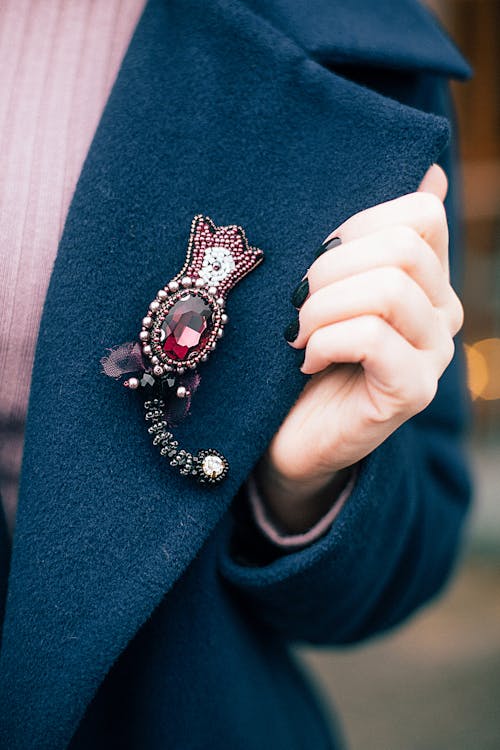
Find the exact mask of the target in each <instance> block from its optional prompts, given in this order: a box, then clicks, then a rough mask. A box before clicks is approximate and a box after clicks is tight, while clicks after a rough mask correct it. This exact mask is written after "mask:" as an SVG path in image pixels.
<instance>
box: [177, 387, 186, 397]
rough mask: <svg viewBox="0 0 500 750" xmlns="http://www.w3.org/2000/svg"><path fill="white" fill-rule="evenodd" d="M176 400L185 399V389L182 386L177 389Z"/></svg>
mask: <svg viewBox="0 0 500 750" xmlns="http://www.w3.org/2000/svg"><path fill="white" fill-rule="evenodd" d="M177 398H186V389H185V387H184V386H183V385H180V386H179V387H178V388H177Z"/></svg>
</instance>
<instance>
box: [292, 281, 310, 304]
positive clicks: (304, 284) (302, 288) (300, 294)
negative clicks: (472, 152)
mask: <svg viewBox="0 0 500 750" xmlns="http://www.w3.org/2000/svg"><path fill="white" fill-rule="evenodd" d="M308 294H309V280H308V278H307V276H306V278H305V279H302V281H300V282H299V283H298V284H297V286H296V287H295V289H294V290H293V292H292V296H291V298H290V299H291V301H292V305H293V306H294V307H297V308H299V307H302V305H303V304H304V302H305V301H306V299H307V295H308Z"/></svg>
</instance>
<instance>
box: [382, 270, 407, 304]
mask: <svg viewBox="0 0 500 750" xmlns="http://www.w3.org/2000/svg"><path fill="white" fill-rule="evenodd" d="M408 285H409V278H408V274H407V273H405V271H403V269H401V268H398V267H397V266H391V267H389V268H386V269H385V270H384V285H383V291H384V296H386V297H388V298H389V299H390V300H394V299H401V298H402V297H404V295H405V294H407V292H408Z"/></svg>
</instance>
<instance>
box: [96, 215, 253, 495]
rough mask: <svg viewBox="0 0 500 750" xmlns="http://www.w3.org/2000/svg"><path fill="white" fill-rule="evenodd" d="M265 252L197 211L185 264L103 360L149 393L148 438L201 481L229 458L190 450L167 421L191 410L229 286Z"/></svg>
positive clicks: (220, 471) (220, 328)
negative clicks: (132, 333) (132, 334)
mask: <svg viewBox="0 0 500 750" xmlns="http://www.w3.org/2000/svg"><path fill="white" fill-rule="evenodd" d="M263 258H264V253H263V252H262V250H260V249H259V248H257V247H251V246H250V245H249V244H248V241H247V238H246V235H245V232H244V230H243V229H242V228H241V227H240V226H237V225H230V226H224V227H217V226H216V225H215V224H214V223H213V221H212V220H211V219H210V218H209V217H208V216H202V215H198V216H195V217H194V219H193V221H192V223H191V231H190V234H189V241H188V248H187V253H186V259H185V261H184V265H183V266H182V268H181V270H180V271H179V273H178V274H177V275H176V276H174V277H173V278H172V279H171V280H170V281H169V282H168V283H167V284H166V285H165V286H164V287H162V288H161V289H160V290H159V291H158V292H157V294H156V297H155V298H154V300H153V301H152V302H150V304H149V307H148V309H147V312H146V315H145V316H144V318H143V319H142V327H141V330H140V332H139V336H138V340H137V341H135V342H127V343H125V344H121V345H120V346H117V347H114V348H113V349H110V350H109V352H108V354H107V355H106V356H105V357H103V358H102V359H101V365H102V369H103V372H104V373H105V374H106V375H109V376H110V377H113V378H115V379H120V378H122V377H125V378H126V379H125V380H123V385H124V386H125V387H126V388H128V389H130V390H140V391H142V392H143V393H145V394H147V399H146V400H145V402H144V408H145V419H146V421H147V422H148V423H150V424H149V425H148V432H149V434H150V435H151V436H152V440H153V444H154V445H156V446H157V447H158V448H159V450H160V453H161V455H162V456H165V457H166V458H167V459H168V460H169V463H170V465H171V466H176V467H178V470H179V472H180V473H181V474H183V475H185V476H191V477H194V478H195V479H197V480H198V481H200V482H207V483H210V484H214V483H216V482H220V481H222V480H223V479H224V478H225V477H226V475H227V473H228V470H229V463H228V461H227V459H226V458H225V456H224V455H223V454H222V453H221V452H220V451H218V450H215V449H202V450H198V452H197V453H196V454H193V453H190V452H189V451H187V450H185V449H183V448H180V447H179V443H178V441H177V440H175V438H174V436H173V433H172V428H173V427H175V425H176V424H178V423H179V422H180V421H181V420H182V419H184V418H185V417H186V415H187V414H188V413H189V411H190V405H191V399H192V397H193V394H194V392H195V391H196V389H197V388H198V386H199V384H200V375H199V373H198V365H199V364H200V363H202V362H206V361H207V359H208V358H209V356H210V353H211V352H212V351H213V350H214V349H215V348H216V346H217V342H218V340H219V339H220V338H221V337H222V335H223V333H224V327H225V326H226V324H227V322H228V316H227V314H226V300H227V296H228V294H229V291H230V290H231V289H232V288H233V287H234V286H235V285H236V284H237V283H238V282H239V281H241V279H242V278H243V277H244V276H246V275H247V274H248V273H250V271H252V270H253V269H254V268H256V267H257V266H258V265H259V263H261V261H262V260H263Z"/></svg>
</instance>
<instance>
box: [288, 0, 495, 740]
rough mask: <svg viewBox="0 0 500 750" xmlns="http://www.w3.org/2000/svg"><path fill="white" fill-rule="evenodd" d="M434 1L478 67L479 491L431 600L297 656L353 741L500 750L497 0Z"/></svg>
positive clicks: (470, 269) (469, 266)
mask: <svg viewBox="0 0 500 750" xmlns="http://www.w3.org/2000/svg"><path fill="white" fill-rule="evenodd" d="M428 4H429V5H430V6H431V8H432V10H433V11H434V12H435V13H436V14H437V16H438V17H439V18H440V20H441V21H442V23H443V24H444V26H445V27H446V29H447V30H448V31H449V33H450V34H451V36H452V37H453V39H454V40H455V42H456V43H457V44H458V46H459V47H460V49H461V50H462V52H463V53H464V54H465V56H466V57H467V59H468V60H469V62H470V63H471V64H472V66H473V68H474V78H473V79H472V80H471V81H470V82H468V83H466V84H463V83H457V84H453V93H454V96H455V102H456V107H457V112H458V121H459V131H460V143H461V152H462V170H463V190H464V232H465V244H466V248H467V254H466V269H465V284H464V289H463V294H462V301H463V303H464V307H465V313H466V317H465V326H464V341H465V343H466V354H467V359H468V369H469V389H470V392H471V395H472V398H473V404H474V426H473V431H472V434H471V435H470V455H471V462H472V468H473V471H474V475H475V484H476V497H475V503H474V508H473V513H472V517H471V519H470V523H469V528H468V536H467V543H466V546H465V549H464V551H463V555H462V562H461V564H460V567H459V569H458V570H457V573H456V575H455V577H454V579H453V581H452V582H451V584H450V586H449V587H448V589H447V591H446V592H445V594H444V595H443V596H442V597H441V598H440V599H439V600H438V601H437V602H436V603H434V604H433V605H432V606H431V607H430V608H428V609H425V610H423V611H422V613H420V614H419V615H417V616H416V617H414V618H413V619H412V620H411V621H410V623H409V624H408V625H406V626H405V627H404V628H402V629H401V630H399V631H397V633H396V634H393V635H391V636H388V637H385V638H380V639H377V640H374V641H372V642H371V643H369V644H367V645H363V646H361V647H357V648H350V649H345V650H338V649H337V650H326V649H325V650H322V649H320V650H317V649H303V650H301V651H300V653H299V656H300V658H301V659H303V660H304V661H305V662H306V663H307V665H308V666H310V667H311V668H312V672H313V675H314V677H315V678H316V682H317V683H318V685H319V686H320V689H321V692H322V693H323V695H324V697H325V701H326V702H327V704H328V702H329V701H332V702H333V703H334V704H335V705H336V706H337V708H338V709H339V713H340V716H341V719H342V722H343V727H344V732H345V734H346V736H347V739H348V741H349V742H350V748H351V750H500V85H499V84H500V75H499V73H500V0H432V2H429V3H428Z"/></svg>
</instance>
